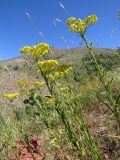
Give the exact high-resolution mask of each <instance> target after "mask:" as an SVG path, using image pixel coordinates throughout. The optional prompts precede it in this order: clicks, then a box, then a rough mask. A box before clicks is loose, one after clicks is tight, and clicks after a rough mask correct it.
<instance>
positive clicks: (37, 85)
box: [32, 81, 45, 87]
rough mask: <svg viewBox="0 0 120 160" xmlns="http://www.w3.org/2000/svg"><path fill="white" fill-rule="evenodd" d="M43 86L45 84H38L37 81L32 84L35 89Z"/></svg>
mask: <svg viewBox="0 0 120 160" xmlns="http://www.w3.org/2000/svg"><path fill="white" fill-rule="evenodd" d="M44 84H45V82H39V81H37V82H32V85H33V86H35V87H41V86H43V85H44Z"/></svg>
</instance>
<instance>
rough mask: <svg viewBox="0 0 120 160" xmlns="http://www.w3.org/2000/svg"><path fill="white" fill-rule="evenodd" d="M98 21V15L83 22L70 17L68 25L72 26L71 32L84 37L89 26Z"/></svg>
mask: <svg viewBox="0 0 120 160" xmlns="http://www.w3.org/2000/svg"><path fill="white" fill-rule="evenodd" d="M96 21H97V16H96V15H91V16H88V18H85V19H83V20H81V19H78V20H76V18H74V17H70V18H68V20H67V23H66V24H67V25H69V26H70V31H71V32H77V33H80V34H81V35H82V34H84V33H85V31H86V29H87V28H88V26H89V25H90V24H94V23H96Z"/></svg>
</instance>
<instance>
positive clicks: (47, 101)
mask: <svg viewBox="0 0 120 160" xmlns="http://www.w3.org/2000/svg"><path fill="white" fill-rule="evenodd" d="M45 103H46V104H47V105H51V104H53V103H54V101H53V99H52V98H46V100H45Z"/></svg>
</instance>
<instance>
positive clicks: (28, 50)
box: [20, 43, 50, 59]
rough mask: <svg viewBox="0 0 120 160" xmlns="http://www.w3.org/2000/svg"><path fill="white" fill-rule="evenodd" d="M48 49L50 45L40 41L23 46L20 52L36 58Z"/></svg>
mask: <svg viewBox="0 0 120 160" xmlns="http://www.w3.org/2000/svg"><path fill="white" fill-rule="evenodd" d="M49 51H50V46H49V45H48V44H46V43H40V44H38V45H35V46H32V47H30V46H24V47H23V48H21V49H20V52H21V53H22V54H25V55H31V56H32V57H33V58H35V59H38V58H40V57H41V56H43V55H45V54H47V53H48V52H49Z"/></svg>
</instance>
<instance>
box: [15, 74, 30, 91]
mask: <svg viewBox="0 0 120 160" xmlns="http://www.w3.org/2000/svg"><path fill="white" fill-rule="evenodd" d="M29 84H30V82H29V80H28V79H27V78H26V77H23V78H21V79H20V80H19V81H18V82H17V85H18V86H19V88H20V90H21V91H22V92H25V91H27V88H28V86H29Z"/></svg>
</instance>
